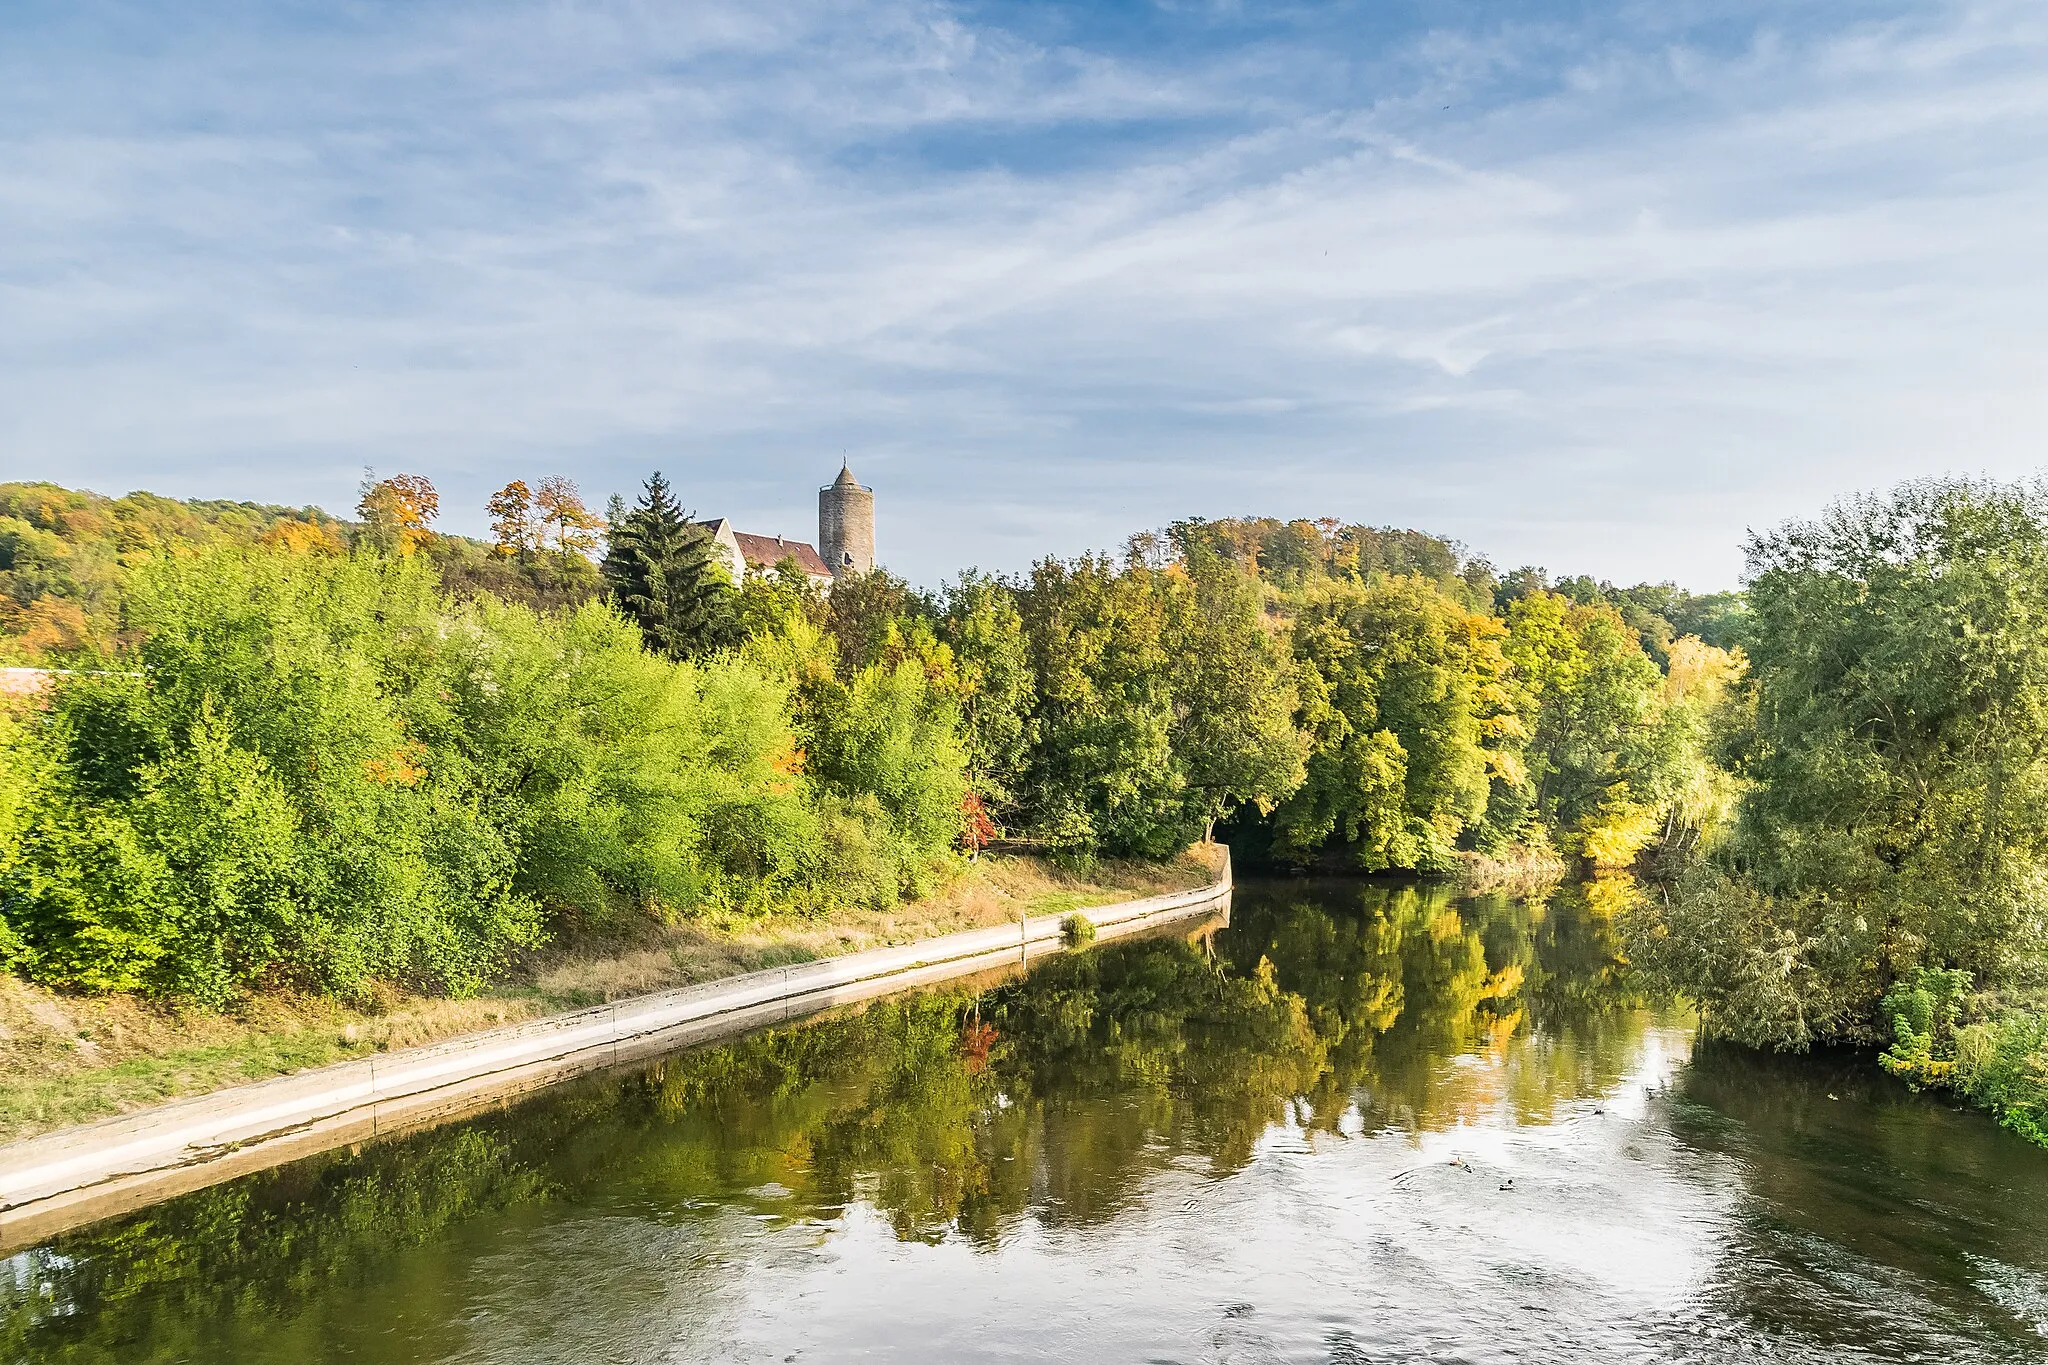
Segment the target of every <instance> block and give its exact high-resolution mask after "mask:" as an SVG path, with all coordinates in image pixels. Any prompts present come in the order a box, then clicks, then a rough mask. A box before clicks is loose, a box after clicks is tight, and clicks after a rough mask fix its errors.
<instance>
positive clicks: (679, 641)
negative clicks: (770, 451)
mask: <svg viewBox="0 0 2048 1365" xmlns="http://www.w3.org/2000/svg"><path fill="white" fill-rule="evenodd" d="M713 556H714V550H713V545H712V540H711V533H710V532H709V531H707V530H705V529H704V528H703V527H701V526H699V525H697V524H696V523H695V522H694V521H692V520H691V517H690V514H688V513H686V512H684V511H683V510H682V507H681V506H680V505H679V504H678V503H677V502H676V500H675V495H674V494H673V493H672V492H671V491H670V490H669V486H668V480H666V479H664V478H662V476H661V474H660V473H659V472H658V471H657V472H656V473H655V474H654V476H653V477H652V478H650V479H648V480H647V486H646V489H645V491H644V492H643V493H642V494H641V496H640V501H639V502H638V503H637V504H635V506H634V507H633V509H632V510H631V511H630V512H626V513H625V515H624V516H623V518H621V517H619V516H618V515H617V514H616V512H615V513H614V516H613V523H612V533H611V544H610V546H609V547H608V548H607V550H606V552H605V557H604V577H605V582H606V583H607V584H608V585H610V588H611V594H612V600H613V601H614V602H616V603H617V604H618V606H619V610H621V611H623V612H625V613H626V615H627V616H629V617H631V618H632V619H633V620H634V621H636V622H638V623H639V626H640V633H641V635H642V636H643V637H645V639H646V641H647V647H648V648H649V649H652V650H655V651H657V652H659V653H662V654H666V655H668V656H669V657H670V658H672V659H686V658H691V657H693V656H696V655H700V654H705V653H708V652H709V651H711V650H714V649H717V648H719V647H720V646H722V645H724V644H725V643H727V641H728V639H729V638H730V636H731V633H732V631H731V624H732V610H733V607H732V584H730V583H729V582H727V581H726V577H725V572H724V570H723V569H721V568H720V567H719V565H718V562H717V560H716V559H715V558H714V557H713Z"/></svg>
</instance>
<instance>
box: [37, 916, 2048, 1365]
mask: <svg viewBox="0 0 2048 1365" xmlns="http://www.w3.org/2000/svg"><path fill="white" fill-rule="evenodd" d="M1613 899H1614V897H1613V895H1612V892H1611V889H1610V888H1604V887H1599V886H1595V887H1591V888H1564V889H1561V890H1560V891H1558V892H1556V893H1554V894H1553V895H1551V896H1550V897H1549V898H1547V901H1545V902H1538V903H1533V904H1532V903H1517V902H1513V901H1510V900H1507V899H1505V898H1500V897H1482V898H1475V899H1465V900H1454V899H1452V898H1451V897H1450V896H1449V895H1448V894H1447V893H1445V892H1442V891H1439V890H1432V889H1428V888H1414V887H1389V886H1385V885H1369V884H1363V883H1358V882H1284V883H1258V882H1252V883H1246V884H1244V885H1241V886H1240V888H1239V891H1238V894H1237V898H1236V901H1237V903H1236V906H1235V909H1234V912H1233V920H1232V923H1231V925H1230V926H1229V927H1228V928H1226V929H1222V930H1220V931H1217V932H1214V933H1213V934H1209V935H1204V936H1200V937H1196V938H1193V939H1181V938H1178V937H1174V938H1163V939H1155V940H1149V941H1146V942H1142V943H1134V944H1120V945H1106V946H1102V947H1098V948H1096V949H1094V950H1092V951H1090V952H1088V953H1086V954H1083V955H1080V956H1077V957H1072V958H1060V959H1055V960H1052V961H1049V962H1047V963H1045V964H1043V965H1041V966H1040V967H1038V968H1036V969H1034V971H1033V972H1032V973H1031V974H1030V975H1029V976H1028V977H1023V978H1019V979H1014V980H1011V981H1007V982H999V983H993V984H989V983H982V985H981V987H980V989H978V990H976V991H969V990H953V991H941V992H936V993H931V994H925V995H920V996H915V997H909V998H903V999H897V1000H892V1001H886V1002H881V1003H879V1004H876V1005H874V1006H871V1007H869V1008H868V1009H866V1010H865V1011H863V1012H861V1013H858V1014H854V1015H850V1016H842V1017H836V1018H830V1019H825V1020H820V1021H816V1022H813V1023H809V1024H805V1025H801V1026H796V1027H791V1028H786V1029H782V1030H778V1031H775V1032H772V1033H767V1034H762V1035H758V1036H754V1037H750V1038H745V1039H741V1040H738V1041H736V1042H733V1043H730V1044H726V1045H723V1046H719V1047H716V1048H712V1049H708V1050H704V1051H698V1052H694V1053H689V1054H684V1055H680V1056H677V1057H673V1058H670V1059H668V1060H666V1061H664V1062H661V1063H659V1064H656V1065H652V1066H649V1067H646V1068H644V1069H641V1070H637V1071H634V1072H631V1073H623V1074H615V1075H608V1076H604V1077H600V1078H595V1079H591V1080H586V1081H583V1082H578V1083H575V1084H572V1085H568V1086H565V1087H562V1088H559V1089H556V1090H553V1091H550V1092H547V1093H545V1094H543V1095H541V1096H539V1097H536V1098H534V1099H532V1100H530V1101H527V1102H525V1103H522V1104H519V1105H517V1106H513V1107H511V1108H509V1109H506V1110H503V1111H498V1112H493V1113H490V1114H488V1115H485V1116H482V1117H478V1118H474V1119H471V1120H467V1121H464V1122H461V1123H458V1124H454V1125H450V1126H447V1127H443V1128H440V1129H436V1130H434V1131H431V1132H427V1133H423V1134H419V1135H416V1136H413V1137H411V1138H407V1139H404V1140H399V1141H393V1142H386V1143H382V1144H377V1145H373V1146H370V1147H367V1148H364V1149H362V1150H359V1151H356V1152H350V1153H335V1154H330V1155H328V1156H325V1157H319V1158H315V1159H312V1160H308V1161H304V1162H300V1163H297V1164H295V1165H293V1166H289V1167H285V1168H282V1169H280V1170H278V1171H274V1172H269V1173H265V1174H261V1175H257V1176H252V1177H249V1178H246V1179H243V1180H239V1181H236V1182H234V1183H232V1184H228V1185H223V1186H220V1187H218V1188H215V1189H212V1190H207V1191H202V1192H200V1193H197V1194H193V1195H189V1196H186V1197H183V1198H180V1199H177V1200H174V1201H171V1202H169V1203H167V1204H164V1205H161V1206H159V1207H157V1208H155V1209H152V1210H150V1211H147V1212H145V1213H142V1214H139V1215H135V1216H131V1217H128V1218H125V1219H122V1220H119V1221H116V1222H112V1223H106V1224H101V1225H99V1226H96V1227H92V1228H87V1229H84V1230H81V1231H78V1232H75V1233H72V1234H70V1235H67V1236H65V1237H62V1238H59V1239H57V1240H55V1241H53V1242H51V1243H49V1244H47V1245H44V1246H41V1247H37V1248H34V1249H32V1250H30V1251H26V1252H23V1253H20V1254H18V1255H16V1256H14V1257H13V1258H12V1259H11V1260H7V1261H0V1310H4V1318H0V1324H4V1325H0V1360H5V1361H38V1362H40V1361H92V1362H124V1365H125V1363H127V1362H154V1361H190V1362H204V1363H205V1365H216V1363H217V1362H236V1363H237V1365H271V1363H272V1362H275V1363H277V1365H284V1363H285V1362H292V1363H293V1365H301V1363H303V1362H327V1361H349V1362H366V1363H367V1365H397V1362H427V1361H436V1362H474V1363H476V1365H482V1363H483V1362H503V1363H504V1365H515V1363H516V1365H550V1363H552V1362H560V1363H561V1365H570V1363H571V1362H574V1363H575V1365H595V1363H597V1362H621V1363H622V1365H625V1363H628V1362H630V1363H631V1365H641V1363H642V1362H657V1361H659V1362H668V1361H676V1362H682V1361H781V1362H796V1361H833V1360H848V1359H860V1358H865V1359H892V1360H906V1361H951V1360H960V1361H992V1360H1034V1361H1036V1360H1056V1361H1076V1362H1098V1361H1130V1362H1162V1361H1187V1362H1195V1361H1202V1362H1224V1361H1317V1362H1343V1363H1347V1365H1348V1363H1350V1362H1366V1361H1411V1360H1412V1361H1425V1360H1426V1361H1472V1362H1479V1361H1546V1362H1548V1361H1599V1362H1605V1361H1665V1360H1671V1361H1702V1362H1720V1361H1749V1360H1757V1361H1762V1360H1772V1361H1860V1360H1888V1361H1889V1360H1925V1361H1942V1362H1967V1361H2029V1362H2039V1361H2042V1360H2043V1359H2048V1152H2043V1151H2039V1150H2036V1149H2034V1148H2031V1147H2028V1146H2025V1145H2023V1144H2022V1143H2021V1142H2019V1141H2018V1140H2017V1139H2015V1138H2012V1137H2009V1136H2007V1135H2005V1134H2004V1133H2002V1132H2000V1131H1999V1130H1998V1129H1996V1128H1995V1127H1993V1126H1992V1125H1991V1124H1990V1123H1989V1122H1987V1121H1986V1120H1984V1119H1983V1118H1981V1117H1979V1116H1976V1115H1973V1114H1966V1113H1959V1112H1956V1111H1953V1110H1951V1109H1949V1108H1947V1107H1945V1106H1943V1105H1941V1104H1939V1103H1937V1102H1935V1101H1933V1100H1930V1099H1927V1098H1925V1097H1921V1096H1915V1095H1912V1094H1909V1093H1907V1092H1906V1091H1905V1090H1903V1089H1902V1088H1900V1087H1898V1086H1897V1085H1895V1084H1894V1083H1892V1082H1890V1081H1888V1080H1886V1079H1885V1078H1884V1077H1882V1076H1881V1075H1879V1074H1878V1073H1877V1072H1876V1071H1875V1069H1874V1068H1873V1067H1872V1066H1871V1065H1870V1063H1869V1061H1868V1059H1866V1058H1858V1057H1852V1056H1816V1057H1806V1058H1798V1059H1775V1060H1774V1059H1770V1058H1760V1057H1758V1056H1756V1055H1753V1054H1748V1053H1743V1052H1739V1051H1735V1050H1729V1049H1723V1048H1716V1047H1709V1046H1705V1045H1701V1046H1695V1045H1694V1042H1693V1040H1692V1030H1691V1027H1690V1024H1689V1021H1688V1020H1687V1019H1686V1018H1685V1017H1684V1016H1683V1015H1682V1014H1681V1013H1678V1012H1676V1011H1673V1010H1669V1009H1658V1008H1654V1007H1651V1006H1649V1005H1646V1004H1645V1003H1644V1001H1643V1000H1642V999H1641V997H1640V996H1639V995H1637V994H1636V992H1635V989H1634V987H1633V985H1632V983H1631V982H1630V980H1629V977H1628V973H1627V969H1626V967H1625V964H1624V963H1623V962H1622V961H1621V959H1620V954H1619V951H1618V944H1617V940H1616V936H1615V932H1614V927H1613V921H1612V915H1611V902H1612V900H1613Z"/></svg>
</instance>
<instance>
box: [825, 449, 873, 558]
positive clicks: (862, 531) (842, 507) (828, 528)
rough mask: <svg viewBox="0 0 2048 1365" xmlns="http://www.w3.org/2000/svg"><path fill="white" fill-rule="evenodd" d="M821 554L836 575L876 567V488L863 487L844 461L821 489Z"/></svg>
mask: <svg viewBox="0 0 2048 1365" xmlns="http://www.w3.org/2000/svg"><path fill="white" fill-rule="evenodd" d="M818 553H819V554H820V555H821V556H823V557H824V560H825V563H826V565H827V566H828V567H830V568H831V570H832V576H833V577H834V578H844V577H845V576H846V575H848V574H864V573H867V572H869V571H870V570H872V569H873V568H874V567H875V490H874V489H872V488H862V487H861V486H860V481H859V480H858V479H856V478H854V477H853V471H852V470H851V469H848V468H847V467H846V465H845V464H844V463H841V465H840V466H839V477H838V478H836V479H834V480H832V482H831V483H829V484H827V485H826V486H825V487H823V488H820V489H819V490H818Z"/></svg>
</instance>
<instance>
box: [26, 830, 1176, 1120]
mask: <svg viewBox="0 0 2048 1365" xmlns="http://www.w3.org/2000/svg"><path fill="white" fill-rule="evenodd" d="M1212 867H1213V863H1212V861H1211V859H1210V857H1209V854H1208V852H1207V851H1205V850H1202V849H1195V850H1191V851H1190V852H1188V853H1186V854H1184V855H1182V856H1181V857H1180V858H1177V859H1175V860H1173V861H1170V862H1166V863H1148V862H1103V863H1100V864H1098V865H1097V866H1096V867H1095V868H1094V869H1093V871H1092V873H1091V874H1090V875H1087V876H1078V875H1073V874H1069V873H1067V872H1063V871H1061V870H1060V869H1058V868H1055V867H1053V866H1051V865H1050V864H1048V863H1045V862H1043V861H1041V860H1038V859H1034V858H1027V857H1016V856H1007V855H987V856H984V857H983V858H982V859H981V860H980V861H979V862H977V863H975V864H973V865H972V866H970V867H969V869H968V870H967V872H966V873H965V874H964V875H962V876H961V877H960V878H959V879H958V880H956V881H955V882H954V883H953V884H952V885H951V886H949V887H947V888H946V889H945V890H944V891H943V892H941V893H939V894H936V895H933V896H930V897H927V898H925V899H923V900H919V901H913V902H907V903H905V904H902V905H900V906H897V907H896V908H894V909H893V910H890V911H887V912H872V911H857V912H843V913H839V914H834V915H831V916H829V917H825V918H811V917H804V916H795V915H771V916H769V917H767V918H764V919H755V920H747V921H738V922H733V923H729V924H717V923H712V922H705V921H688V922H683V923H679V924H674V925H664V924H660V923H658V922H655V921H652V920H644V921H639V922H635V923H633V924H631V925H627V926H622V927H620V928H619V929H617V930H616V931H614V932H611V933H606V934H596V933H592V934H585V935H582V936H580V937H579V938H577V939H575V940H573V941H570V942H567V943H564V944H562V945H560V946H558V947H556V948H553V949H550V950H548V951H545V952H542V953H537V954H534V955H532V956H531V957H529V958H528V959H527V960H526V961H524V962H522V963H521V964H520V965H519V967H518V968H517V970H516V971H514V972H513V973H512V974H510V975H509V976H508V977H507V978H506V979H505V980H504V981H502V982H501V983H499V984H498V985H497V986H495V987H494V988H493V989H491V990H488V991H486V992H484V993H483V994H481V995H478V996H474V997H471V998H468V999H462V1000H450V999H445V998H437V997H429V996H421V995H414V994H409V993H406V992H402V991H398V990H393V989H388V988H386V989H383V990H379V991H376V992H374V993H373V997H372V999H371V1001H370V1003H369V1004H368V1005H367V1007H355V1006H351V1005H345V1004H343V1003H341V1002H340V1001H338V1000H334V999H329V998H324V997H307V996H288V995H276V994H257V995H252V996H250V997H248V998H247V999H245V1000H243V1001H240V1002H238V1003H237V1004H236V1005H235V1006H233V1007H232V1008H230V1009H227V1010H223V1011H211V1010H197V1009H174V1008H168V1007H164V1006H160V1005H156V1004H152V1003H150V1002H148V1001H145V1000H143V999H141V998H139V997H136V996H132V995H99V996H86V995H66V994H59V993H57V992H54V991H49V990H45V989H43V988H41V987H37V986H32V985H29V984H26V983H24V982H21V981H18V980H15V979H13V978H10V977H4V976H0V1141H10V1140H13V1139H15V1138H21V1137H27V1136H30V1135H32V1134H35V1133H40V1132H45V1131H47V1130H49V1129H52V1128H58V1127H63V1126H65V1125H67V1124H73V1123H84V1122H88V1121H90V1120H92V1119H97V1118H104V1117H106V1116H108V1115H111V1114H118V1113H126V1112H129V1111H132V1110H136V1109H141V1108H145V1107H147V1106H149V1105H151V1104H157V1103H160V1102H162V1101H164V1100H168V1099H173V1098H176V1097H178V1096H182V1095H196V1094H202V1093H204V1092H206V1091H209V1090H217V1089H220V1088H222V1087H224V1086H230V1085H239V1084H242V1083H244V1082H247V1081H254V1080H262V1079H264V1078H265V1077H269V1076H278V1075H283V1074H285V1073H287V1072H292V1071H297V1070H301V1069H303V1068H305V1067H311V1066H321V1065H325V1064H326V1063H329V1062H337V1061H343V1060H346V1059H348V1058H351V1057H360V1056H364V1055H367V1054H370V1053H374V1052H385V1051H390V1050H392V1049H395V1048H402V1047H413V1046H416V1045H418V1044H421V1043H430V1042H436V1041H439V1040H441V1039H444V1038H452V1037H456V1036H458V1035H460V1034H464V1033H471V1032H474V1031H476V1030H478V1029H484V1028H490V1027H492V1026H494V1025H498V1024H504V1023H513V1022H517V1021H519V1020H522V1019H532V1018H537V1017H539V1016H541V1015H546V1014H554V1013H558V1012H560V1011H563V1010H569V1009H576V1008H579V1007H582V1006H585V1005H592V1004H599V1003H602V1002H604V1001H607V1000H616V999H620V998H622V997H625V996H632V995H642V994H646V993H648V992H650V991H658V990H665V989H668V988H670V987H675V986H685V985H691V984H694V983H696V982H700V981H710V980H714V979H716V978H719V977H725V976H733V975H737V974H739V973H741V972H748V971H755V970H758V969H760V968H764V967H772V966H779V965H781V964H784V963H789V962H803V961H809V960H812V959H814V958H821V957H833V956H838V955H840V954H843V953H852V952H859V951H860V950H862V949H864V948H875V947H881V946H885V945H888V944H895V943H908V942H912V941H914V940H917V939H924V938H932V937H936V936H937V935H940V934H948V933H952V932H954V931H956V930H960V929H972V928H978V927H981V926H985V925H990V924H1001V923H1005V922H1010V921H1014V920H1015V919H1016V918H1017V917H1018V916H1019V915H1020V914H1024V915H1048V914H1060V913H1063V912H1065V911H1068V910H1072V909H1075V908H1077V907H1080V906H1085V905H1101V904H1108V903H1110V902H1114V901H1120V900H1132V899H1136V898H1138V897H1141V896H1152V895H1160V894H1164V893H1166V892H1171V891H1183V890H1190V889H1192V888H1194V887H1197V886H1202V885H1205V884H1207V882H1208V881H1209V880H1210V879H1211V877H1212V876H1213V875H1214V874H1213V871H1212Z"/></svg>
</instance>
